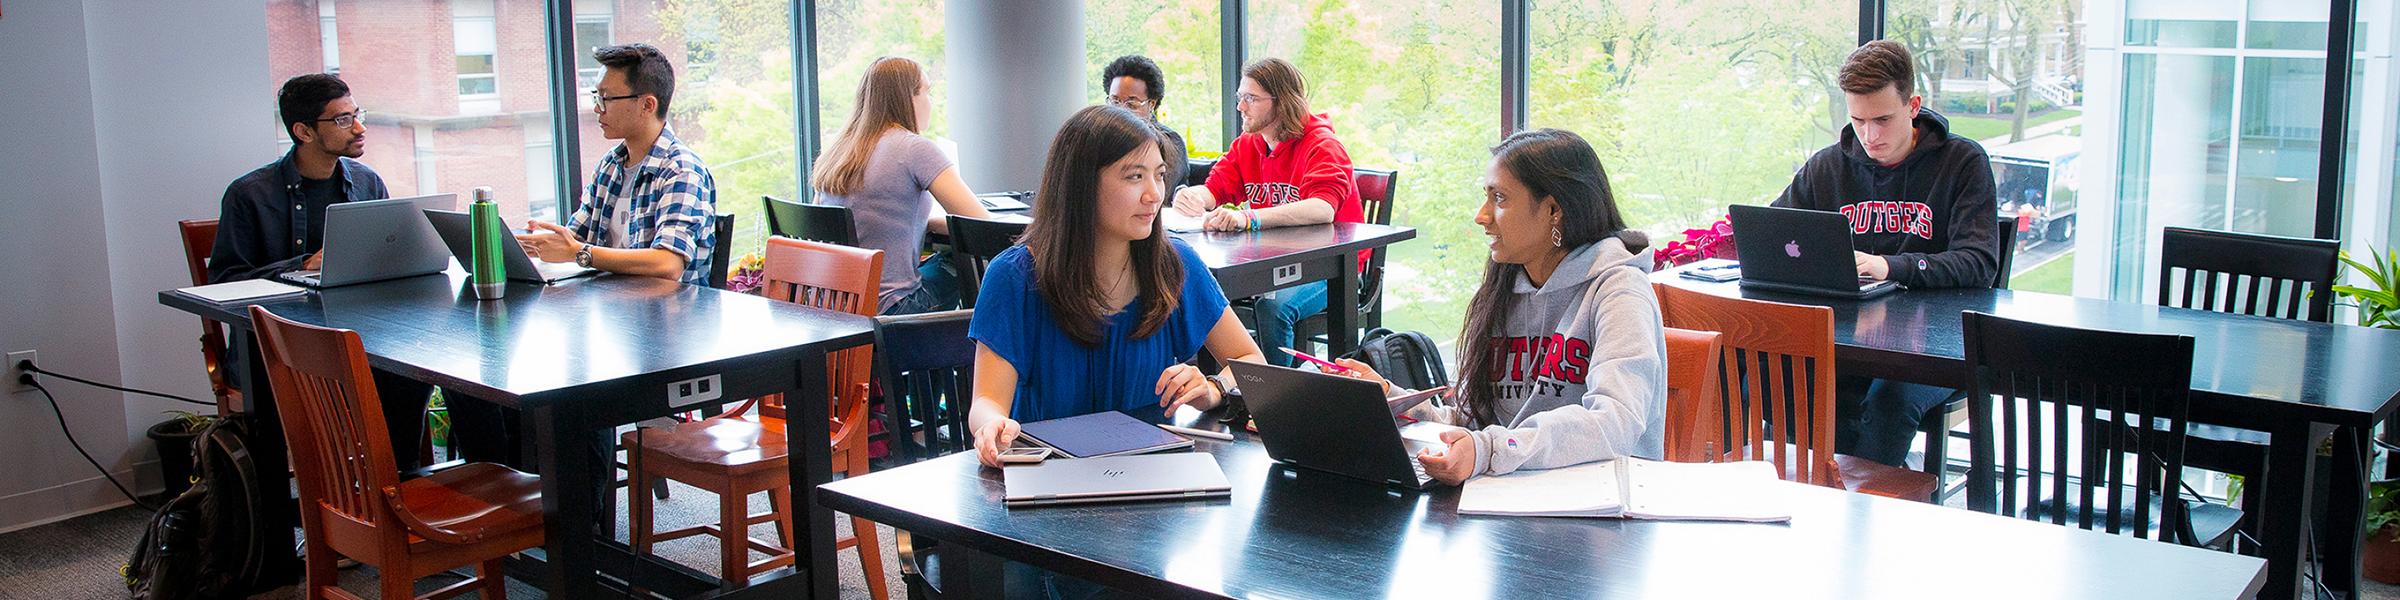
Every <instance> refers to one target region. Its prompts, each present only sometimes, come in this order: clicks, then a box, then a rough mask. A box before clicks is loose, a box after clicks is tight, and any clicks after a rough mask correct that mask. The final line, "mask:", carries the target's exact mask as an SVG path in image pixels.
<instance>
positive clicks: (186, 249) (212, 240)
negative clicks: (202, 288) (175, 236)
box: [175, 219, 217, 285]
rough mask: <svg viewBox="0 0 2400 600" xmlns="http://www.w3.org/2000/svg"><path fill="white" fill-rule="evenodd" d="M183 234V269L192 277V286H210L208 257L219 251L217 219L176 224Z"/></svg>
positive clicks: (178, 222) (193, 220)
mask: <svg viewBox="0 0 2400 600" xmlns="http://www.w3.org/2000/svg"><path fill="white" fill-rule="evenodd" d="M175 229H176V230H177V231H179V232H181V233H182V234H183V268H184V270H185V271H187V272H189V273H190V274H191V276H192V285H208V256H209V255H210V254H214V253H215V252H216V250H217V220H216V219H185V220H182V221H176V222H175Z"/></svg>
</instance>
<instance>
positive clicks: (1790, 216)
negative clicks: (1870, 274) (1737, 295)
mask: <svg viewBox="0 0 2400 600" xmlns="http://www.w3.org/2000/svg"><path fill="white" fill-rule="evenodd" d="M1726 219H1727V220H1729V221H1730V222H1731V223H1732V224H1733V230H1734V231H1735V232H1736V233H1735V235H1734V236H1733V247H1734V251H1735V252H1736V253H1738V254H1740V255H1741V257H1742V259H1741V262H1742V267H1741V268H1742V287H1746V288H1758V289H1762V290H1767V291H1773V292H1784V293H1791V294H1807V295H1812V296H1831V297H1835V298H1858V299H1865V298H1873V297H1876V296H1881V295H1884V294H1889V293H1892V292H1896V291H1899V290H1900V285H1899V284H1896V283H1892V282H1891V281H1890V280H1874V279H1866V278H1862V277H1859V276H1858V260H1857V259H1855V258H1853V256H1854V255H1853V254H1852V253H1851V248H1852V246H1851V244H1850V217H1847V216H1843V215H1842V213H1838V212H1832V211H1824V210H1805V209H1798V208H1782V207H1774V206H1746V205H1735V206H1733V207H1731V208H1730V209H1728V211H1727V214H1726Z"/></svg>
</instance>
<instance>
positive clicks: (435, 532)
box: [385, 463, 542, 544]
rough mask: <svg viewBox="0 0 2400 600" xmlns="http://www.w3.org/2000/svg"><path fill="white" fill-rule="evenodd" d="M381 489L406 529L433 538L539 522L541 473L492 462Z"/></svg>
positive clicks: (474, 536) (484, 534)
mask: <svg viewBox="0 0 2400 600" xmlns="http://www.w3.org/2000/svg"><path fill="white" fill-rule="evenodd" d="M385 493H386V494H387V495H388V496H390V497H391V500H392V507H393V512H394V513H395V514H396V515H397V516H398V517H399V518H400V521H401V522H402V523H404V524H406V525H407V526H408V529H409V533H412V534H416V535H418V536H421V537H424V538H426V539H428V540H432V541H436V542H442V543H447V544H471V543H476V542H480V541H483V540H487V539H491V538H496V537H500V536H502V535H506V534H510V533H516V532H518V531H521V530H525V529H529V528H530V529H538V528H540V527H541V525H542V478H541V477H540V476H537V475H531V474H527V473H524V472H520V471H517V470H515V469H511V468H508V467H504V466H500V465H497V464H493V463H470V464H466V465H460V466H458V467H456V468H451V469H443V470H441V471H437V472H434V473H433V474H431V475H427V476H424V477H419V478H416V479H410V480H407V481H403V482H400V484H399V485H397V486H394V487H392V488H387V491H386V492H385Z"/></svg>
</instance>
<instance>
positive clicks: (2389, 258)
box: [2333, 247, 2400, 583]
mask: <svg viewBox="0 0 2400 600" xmlns="http://www.w3.org/2000/svg"><path fill="white" fill-rule="evenodd" d="M2341 258H2342V264H2345V265H2349V266H2350V268H2351V269H2352V270H2356V271H2358V274H2359V276H2360V277H2361V278H2363V279H2364V280H2365V282H2364V283H2366V284H2367V285H2337V286H2333V291H2334V293H2336V294H2339V295H2340V297H2339V299H2337V300H2336V302H2338V303H2340V304H2341V305H2343V306H2349V307H2353V308H2357V309H2358V326H2360V327H2380V328H2383V329H2400V287H2396V286H2395V284H2400V272H2395V271H2396V270H2400V251H2393V250H2390V249H2386V250H2384V251H2383V252H2382V253H2380V254H2379V253H2376V252H2375V249H2374V248H2373V247H2369V248H2367V259H2368V261H2372V262H2362V261H2359V260H2358V259H2356V258H2352V257H2351V256H2350V253H2348V252H2343V253H2342V254H2341ZM2366 529H2367V544H2366V547H2364V548H2361V549H2359V555H2360V556H2359V562H2360V563H2361V566H2362V568H2361V570H2362V571H2364V572H2363V573H2361V574H2362V575H2365V576H2366V577H2367V578H2368V579H2373V580H2376V581H2380V582H2384V583H2400V480H2390V481H2377V482H2374V483H2370V484H2367V523H2366Z"/></svg>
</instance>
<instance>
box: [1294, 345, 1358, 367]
mask: <svg viewBox="0 0 2400 600" xmlns="http://www.w3.org/2000/svg"><path fill="white" fill-rule="evenodd" d="M1283 352H1284V353H1285V354H1290V355H1292V356H1293V357H1295V358H1299V359H1300V360H1305V361H1308V362H1312V363H1317V366H1320V367H1324V368H1327V369H1332V370H1331V371H1328V372H1329V373H1346V372H1349V371H1350V367H1345V366H1341V365H1338V364H1334V363H1333V361H1330V360H1325V359H1322V358H1317V357H1315V356H1311V355H1309V353H1307V352H1301V351H1299V350H1293V349H1290V348H1284V349H1283Z"/></svg>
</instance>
